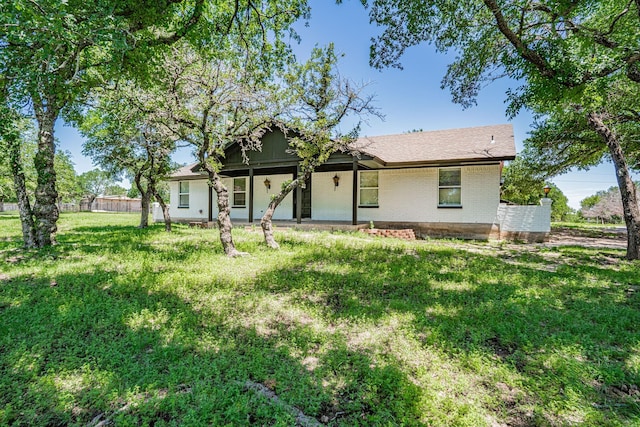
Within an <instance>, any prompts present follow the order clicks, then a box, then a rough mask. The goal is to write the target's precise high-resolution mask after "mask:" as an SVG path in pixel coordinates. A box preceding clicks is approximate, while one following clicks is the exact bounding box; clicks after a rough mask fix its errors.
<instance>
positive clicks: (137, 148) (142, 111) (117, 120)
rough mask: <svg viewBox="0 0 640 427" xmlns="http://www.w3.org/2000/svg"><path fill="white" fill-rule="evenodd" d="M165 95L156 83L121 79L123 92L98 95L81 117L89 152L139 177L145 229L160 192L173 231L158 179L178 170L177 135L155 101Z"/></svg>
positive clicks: (108, 167) (135, 179)
mask: <svg viewBox="0 0 640 427" xmlns="http://www.w3.org/2000/svg"><path fill="white" fill-rule="evenodd" d="M161 96H164V94H160V93H158V92H156V91H154V90H153V89H152V88H149V89H146V90H144V89H142V88H140V87H137V86H136V85H135V84H134V83H133V82H121V83H120V84H119V87H118V90H117V91H115V90H103V91H100V92H99V93H97V94H96V99H97V100H96V102H95V106H94V107H93V108H92V109H90V110H88V111H87V112H86V114H85V115H84V117H83V118H82V119H80V123H81V124H80V130H81V132H82V134H83V135H84V136H85V137H86V138H87V141H86V142H85V145H84V149H83V152H84V153H85V154H86V155H89V156H90V157H91V158H93V160H94V161H95V162H96V163H97V164H99V165H100V166H101V167H102V168H104V169H106V170H108V171H110V173H111V174H112V175H122V174H123V173H124V174H127V175H129V176H130V177H132V178H133V183H134V185H135V187H136V189H137V192H138V194H139V195H140V198H141V205H142V206H141V207H142V209H141V214H140V228H146V227H148V225H149V208H150V204H151V198H152V197H154V198H155V199H156V200H157V201H158V203H159V204H160V206H161V207H162V211H163V215H164V224H165V229H166V230H167V231H171V218H170V216H169V208H168V205H167V203H166V202H165V199H164V198H163V197H162V195H161V193H160V191H159V189H158V182H159V181H160V180H162V179H164V178H167V177H168V175H169V173H170V172H171V171H172V167H171V158H170V156H171V153H172V152H173V151H175V148H176V138H175V136H174V135H173V134H172V133H171V132H168V131H167V130H166V129H163V128H162V123H161V122H158V121H157V120H158V114H157V113H156V112H155V106H154V102H157V99H158V98H159V97H161ZM126 192H127V191H126V190H125V189H122V191H121V193H122V194H125V193H126Z"/></svg>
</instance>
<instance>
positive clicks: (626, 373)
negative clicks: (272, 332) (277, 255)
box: [257, 238, 640, 425]
mask: <svg viewBox="0 0 640 427" xmlns="http://www.w3.org/2000/svg"><path fill="white" fill-rule="evenodd" d="M284 243H285V244H289V245H296V244H297V242H296V241H295V239H294V240H291V241H287V240H286V238H285V241H284ZM614 252H615V251H613V252H612V254H610V255H611V256H616V255H617V253H614ZM517 258H521V259H519V261H522V265H513V264H511V263H506V262H505V261H503V260H501V259H499V258H496V257H493V256H486V255H481V254H475V253H469V252H466V251H459V250H452V249H435V250H434V249H425V250H421V249H417V250H416V249H409V250H407V249H403V248H402V247H399V248H391V249H390V248H384V247H379V246H378V247H375V246H374V245H372V246H371V247H367V249H366V250H359V249H357V248H352V247H349V246H342V247H341V245H340V244H339V243H338V244H336V245H331V246H330V245H324V244H316V245H312V246H309V250H307V251H305V252H303V253H302V254H301V255H298V256H297V257H296V258H295V259H294V260H293V261H292V264H291V265H289V266H287V268H283V269H277V270H273V271H270V272H267V273H265V274H264V275H263V276H262V277H260V278H258V280H257V283H258V284H259V286H261V287H262V289H264V290H265V291H267V292H271V293H279V294H286V295H288V296H289V297H290V298H291V299H293V300H295V301H297V302H298V303H299V304H301V305H303V306H305V307H307V309H308V310H315V311H319V312H321V313H322V316H323V318H324V319H325V320H326V321H327V322H329V323H333V324H343V325H344V324H351V323H354V322H359V321H362V320H363V319H364V320H366V321H368V322H371V323H372V324H379V323H380V322H381V321H383V320H384V319H385V318H386V317H387V316H389V315H391V314H401V315H410V316H411V318H412V319H413V324H412V327H411V335H412V336H418V337H421V338H420V339H421V340H422V345H423V346H425V347H428V346H435V347H437V348H444V349H445V350H446V351H447V352H448V354H449V355H450V356H451V357H452V358H460V355H461V354H462V355H466V356H463V359H464V358H465V357H467V358H468V359H472V358H474V357H475V356H478V357H480V358H481V359H483V360H489V361H494V362H490V363H492V364H500V365H502V366H506V367H507V368H509V369H510V370H512V371H513V373H514V375H516V376H517V377H518V378H519V379H520V380H519V381H521V382H522V384H523V385H524V387H525V388H526V390H525V393H527V394H529V398H528V399H526V403H527V404H531V402H532V401H533V402H535V405H536V406H537V410H536V411H534V413H531V411H528V410H525V409H522V410H518V409H517V408H516V409H509V410H508V411H507V412H510V415H508V416H507V417H506V420H507V423H508V424H517V423H525V424H532V425H538V424H540V423H542V424H547V423H549V424H558V423H560V424H562V423H565V422H569V421H571V420H567V419H563V418H561V417H559V416H558V417H557V418H556V415H557V414H556V413H555V412H556V411H558V410H560V409H562V410H566V411H567V412H570V410H571V409H572V408H571V407H572V406H574V405H577V406H581V407H582V408H583V409H584V408H586V409H587V410H591V411H596V412H597V413H600V415H596V416H595V417H596V419H586V420H582V421H583V422H587V423H592V424H599V423H601V422H605V421H606V420H611V418H613V419H617V420H619V422H623V423H624V422H630V421H631V420H634V422H638V421H640V392H638V386H640V371H639V369H638V357H639V353H640V348H639V347H638V345H639V344H638V343H639V340H640V332H638V325H640V290H638V289H634V288H629V286H630V285H632V286H635V285H633V284H634V283H636V282H637V280H638V278H637V277H636V276H633V275H632V274H631V273H632V271H633V265H631V264H629V266H628V268H622V269H620V270H619V271H615V270H612V269H611V268H608V267H607V266H606V265H603V266H599V265H594V264H593V263H594V258H595V259H596V262H597V261H598V259H597V258H598V255H597V252H596V251H591V252H590V253H589V254H585V252H584V250H582V251H572V250H571V249H568V250H566V254H565V256H564V257H563V258H562V259H560V260H557V261H556V262H557V263H558V268H557V271H555V272H550V271H546V267H547V266H546V263H547V261H546V260H545V259H544V258H543V257H539V256H536V255H531V254H523V255H521V256H518V257H517ZM531 265H534V266H531ZM496 393H497V395H498V396H497V397H502V398H505V399H506V401H505V405H506V406H510V405H513V402H512V401H509V400H510V399H511V400H512V397H510V396H506V397H505V396H504V394H505V393H504V392H503V391H502V390H497V391H496ZM507 394H508V393H507ZM563 402H564V403H563ZM581 411H582V410H581ZM583 412H584V411H583ZM592 418H593V416H592ZM574 421H575V420H574ZM614 424H615V422H614Z"/></svg>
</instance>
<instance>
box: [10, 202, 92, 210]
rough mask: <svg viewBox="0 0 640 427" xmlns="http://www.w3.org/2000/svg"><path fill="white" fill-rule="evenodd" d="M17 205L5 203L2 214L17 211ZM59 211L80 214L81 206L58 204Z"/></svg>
mask: <svg viewBox="0 0 640 427" xmlns="http://www.w3.org/2000/svg"><path fill="white" fill-rule="evenodd" d="M17 210H18V204H17V203H3V204H0V212H11V211H17ZM58 210H59V211H60V212H79V211H80V205H79V204H77V203H58Z"/></svg>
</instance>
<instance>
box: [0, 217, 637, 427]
mask: <svg viewBox="0 0 640 427" xmlns="http://www.w3.org/2000/svg"><path fill="white" fill-rule="evenodd" d="M136 223H137V217H136V216H135V215H126V214H89V213H83V214H73V215H71V214H63V216H62V217H61V221H60V227H61V228H63V229H65V230H66V232H65V233H64V234H62V235H61V236H60V239H59V240H60V241H59V244H58V245H57V246H54V247H49V248H46V249H42V250H31V251H21V250H20V249H19V248H20V241H19V236H20V224H19V222H18V219H17V217H16V216H15V215H7V214H0V266H2V268H1V270H0V271H2V273H0V274H1V275H0V283H1V286H0V311H1V313H2V315H1V316H0V347H1V348H2V352H0V366H2V367H4V368H6V369H3V371H2V372H3V375H0V424H3V425H4V424H7V425H88V424H90V423H91V422H92V420H94V419H96V417H98V416H100V418H99V419H100V420H103V421H104V420H110V421H111V423H113V424H117V425H150V424H155V425H162V424H176V425H283V426H285V425H287V426H288V425H293V424H295V420H293V417H292V415H291V414H290V413H288V412H287V411H286V410H285V409H284V406H283V405H278V404H275V403H274V402H273V401H271V400H269V399H267V398H265V397H262V396H260V395H258V394H256V393H255V392H254V391H252V390H249V389H247V388H245V387H244V384H245V383H246V381H247V380H251V381H253V382H254V383H261V384H263V385H264V386H265V387H268V388H270V389H271V390H272V391H273V392H274V393H275V394H276V395H277V396H278V398H279V399H280V400H281V402H283V403H284V404H287V405H291V406H295V407H296V408H299V409H300V410H302V411H303V412H304V413H305V414H306V415H309V416H312V417H314V418H316V419H318V420H323V419H325V418H323V417H326V420H328V421H327V422H326V424H328V425H332V426H353V425H434V426H451V425H456V426H458V425H459V426H491V425H547V424H552V425H570V424H580V425H585V426H601V425H610V426H616V425H635V424H637V423H638V422H639V421H640V410H639V408H638V404H637V399H638V395H637V385H638V384H639V382H640V376H639V375H640V374H639V372H640V357H639V355H638V348H637V345H638V331H637V325H638V324H640V312H639V311H638V309H637V307H638V305H639V304H640V292H639V290H638V287H639V286H640V282H638V278H637V275H636V274H635V272H636V271H637V268H638V264H637V262H630V261H625V260H623V259H622V258H623V256H624V251H623V250H621V249H620V250H614V249H602V248H596V249H587V248H581V247H578V246H567V247H560V248H544V247H540V246H537V245H536V246H529V245H510V244H486V243H485V244H483V243H477V242H474V243H470V244H465V243H464V242H460V241H430V242H405V241H399V240H395V239H377V238H368V237H365V236H363V235H362V234H357V235H352V234H340V233H336V234H327V233H309V232H304V233H302V232H296V231H278V232H277V233H278V240H279V241H280V242H281V244H282V248H283V250H282V251H279V252H274V251H271V250H268V249H267V248H266V247H265V246H264V245H262V244H261V238H260V236H259V234H257V233H255V232H252V231H251V230H244V229H239V230H237V231H236V241H237V243H238V247H239V248H240V249H241V250H245V251H249V252H251V253H252V256H251V257H244V258H235V259H229V258H227V257H226V256H224V255H223V254H222V253H221V250H220V247H219V245H220V244H219V243H217V242H215V239H214V235H215V233H216V230H206V229H205V230H203V229H197V230H196V229H192V228H188V227H187V226H186V225H178V226H176V227H175V229H174V232H173V233H172V234H167V233H164V231H163V230H162V227H161V226H158V225H157V226H153V227H151V228H149V229H144V230H141V229H137V228H136ZM594 325H597V327H594ZM634 386H635V387H634ZM94 423H95V421H94Z"/></svg>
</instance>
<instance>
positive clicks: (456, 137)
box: [355, 124, 516, 166]
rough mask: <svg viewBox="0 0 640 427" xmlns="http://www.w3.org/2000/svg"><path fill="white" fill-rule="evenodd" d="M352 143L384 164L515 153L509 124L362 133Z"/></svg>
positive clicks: (502, 157)
mask: <svg viewBox="0 0 640 427" xmlns="http://www.w3.org/2000/svg"><path fill="white" fill-rule="evenodd" d="M355 145H356V147H357V148H358V149H359V150H360V151H362V152H363V153H365V154H367V155H369V156H372V157H374V158H375V159H376V160H377V161H378V162H379V163H382V164H383V165H384V166H394V165H402V164H420V163H423V164H424V163H444V162H455V161H481V160H513V159H514V158H515V155H516V147H515V142H514V137H513V126H512V125H509V124H505V125H493V126H480V127H471V128H461V129H447V130H436V131H428V132H412V133H405V134H399V135H385V136H373V137H362V138H359V139H358V140H357V142H356V143H355Z"/></svg>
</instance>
